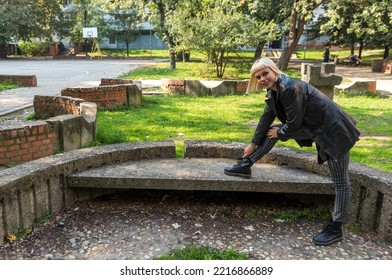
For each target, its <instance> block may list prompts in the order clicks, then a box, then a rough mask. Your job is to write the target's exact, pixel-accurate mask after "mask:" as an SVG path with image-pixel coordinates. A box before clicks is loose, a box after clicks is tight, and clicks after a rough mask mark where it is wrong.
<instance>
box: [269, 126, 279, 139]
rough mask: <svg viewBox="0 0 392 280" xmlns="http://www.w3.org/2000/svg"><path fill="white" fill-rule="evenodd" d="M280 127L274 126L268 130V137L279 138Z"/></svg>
mask: <svg viewBox="0 0 392 280" xmlns="http://www.w3.org/2000/svg"><path fill="white" fill-rule="evenodd" d="M278 130H279V127H277V126H273V127H271V128H270V129H268V131H267V136H268V138H278Z"/></svg>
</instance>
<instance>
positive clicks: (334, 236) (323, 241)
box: [313, 221, 343, 246]
mask: <svg viewBox="0 0 392 280" xmlns="http://www.w3.org/2000/svg"><path fill="white" fill-rule="evenodd" d="M342 239H343V232H342V223H339V222H333V221H330V222H329V223H328V224H327V225H326V226H325V228H324V229H323V231H321V232H320V233H319V234H317V235H316V236H315V237H313V243H314V244H316V245H321V246H328V245H331V244H333V243H336V242H339V241H341V240H342Z"/></svg>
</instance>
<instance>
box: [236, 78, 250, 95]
mask: <svg viewBox="0 0 392 280" xmlns="http://www.w3.org/2000/svg"><path fill="white" fill-rule="evenodd" d="M248 82H249V81H237V84H236V92H237V93H245V92H246V88H247V87H248Z"/></svg>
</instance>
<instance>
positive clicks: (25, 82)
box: [0, 75, 37, 87]
mask: <svg viewBox="0 0 392 280" xmlns="http://www.w3.org/2000/svg"><path fill="white" fill-rule="evenodd" d="M0 82H11V83H13V84H17V85H19V86H22V87H36V86H37V77H36V76H35V75H0Z"/></svg>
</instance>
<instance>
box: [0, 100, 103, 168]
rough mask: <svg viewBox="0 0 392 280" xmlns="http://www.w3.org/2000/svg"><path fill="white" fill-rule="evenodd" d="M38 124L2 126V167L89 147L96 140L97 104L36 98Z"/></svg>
mask: <svg viewBox="0 0 392 280" xmlns="http://www.w3.org/2000/svg"><path fill="white" fill-rule="evenodd" d="M34 111H35V112H36V116H37V118H38V119H41V120H37V121H26V122H11V123H5V124H4V123H1V124H0V165H3V166H5V165H10V164H11V165H12V164H21V163H25V162H29V161H32V160H35V159H39V158H42V157H46V156H49V155H53V154H54V153H56V152H58V151H71V150H75V149H79V148H82V147H85V146H86V145H88V144H90V143H91V142H92V141H93V140H94V139H95V138H96V130H97V129H96V114H97V106H96V104H95V103H91V102H84V100H82V99H72V98H69V97H56V96H35V97H34Z"/></svg>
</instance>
